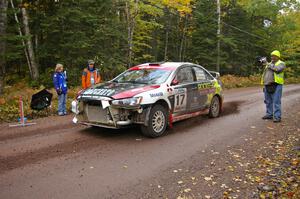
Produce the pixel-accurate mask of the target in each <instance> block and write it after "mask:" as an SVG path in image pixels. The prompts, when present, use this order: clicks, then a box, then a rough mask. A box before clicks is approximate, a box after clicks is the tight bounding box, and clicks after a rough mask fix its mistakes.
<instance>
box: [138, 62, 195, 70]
mask: <svg viewBox="0 0 300 199" xmlns="http://www.w3.org/2000/svg"><path fill="white" fill-rule="evenodd" d="M190 64H192V63H189V62H157V63H144V64H140V65H137V66H134V67H132V69H133V70H134V69H137V70H138V69H144V68H161V69H168V70H176V69H177V68H178V67H180V66H182V65H190Z"/></svg>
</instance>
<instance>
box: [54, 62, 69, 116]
mask: <svg viewBox="0 0 300 199" xmlns="http://www.w3.org/2000/svg"><path fill="white" fill-rule="evenodd" d="M53 84H54V88H55V90H56V93H57V95H58V115H60V116H62V115H66V114H67V109H66V101H67V92H68V87H67V77H66V74H65V73H64V67H63V65H62V64H56V67H55V73H54V75H53Z"/></svg>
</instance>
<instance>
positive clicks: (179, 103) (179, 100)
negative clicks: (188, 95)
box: [176, 94, 185, 106]
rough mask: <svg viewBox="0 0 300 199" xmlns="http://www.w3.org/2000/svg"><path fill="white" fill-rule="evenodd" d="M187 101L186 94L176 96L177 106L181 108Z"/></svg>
mask: <svg viewBox="0 0 300 199" xmlns="http://www.w3.org/2000/svg"><path fill="white" fill-rule="evenodd" d="M184 99H185V94H179V95H176V106H180V105H182V104H183V102H184Z"/></svg>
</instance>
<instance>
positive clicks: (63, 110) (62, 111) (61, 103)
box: [58, 94, 67, 115]
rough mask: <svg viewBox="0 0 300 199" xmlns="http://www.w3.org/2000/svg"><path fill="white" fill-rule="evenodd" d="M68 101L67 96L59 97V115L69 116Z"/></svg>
mask: <svg viewBox="0 0 300 199" xmlns="http://www.w3.org/2000/svg"><path fill="white" fill-rule="evenodd" d="M66 101H67V94H61V95H58V114H59V115H65V114H67V109H66Z"/></svg>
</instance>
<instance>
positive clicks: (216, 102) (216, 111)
mask: <svg viewBox="0 0 300 199" xmlns="http://www.w3.org/2000/svg"><path fill="white" fill-rule="evenodd" d="M220 108H221V105H220V99H219V98H218V96H214V97H213V98H212V100H211V104H210V107H209V114H208V115H209V117H212V118H215V117H219V115H220Z"/></svg>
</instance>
